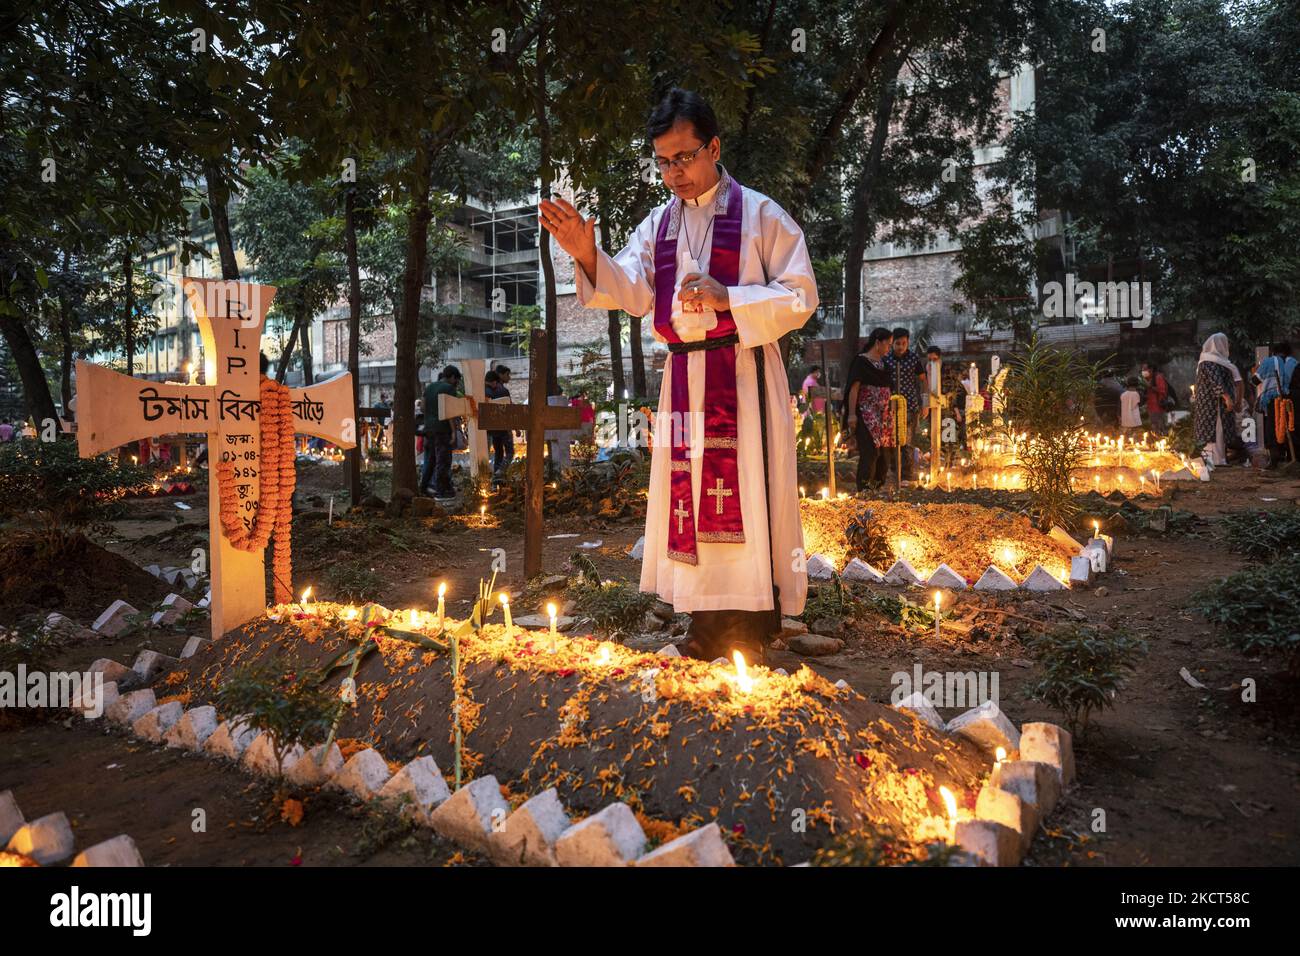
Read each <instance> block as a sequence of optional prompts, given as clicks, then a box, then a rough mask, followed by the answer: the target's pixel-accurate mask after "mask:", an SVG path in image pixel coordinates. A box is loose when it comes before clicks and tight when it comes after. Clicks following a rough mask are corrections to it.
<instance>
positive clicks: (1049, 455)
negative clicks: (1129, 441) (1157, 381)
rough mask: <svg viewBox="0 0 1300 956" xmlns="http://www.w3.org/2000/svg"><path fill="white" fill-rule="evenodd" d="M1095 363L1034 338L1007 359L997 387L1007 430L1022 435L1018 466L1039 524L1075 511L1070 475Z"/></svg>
mask: <svg viewBox="0 0 1300 956" xmlns="http://www.w3.org/2000/svg"><path fill="white" fill-rule="evenodd" d="M1097 375H1098V366H1096V365H1089V364H1088V363H1087V362H1086V361H1084V360H1083V359H1082V358H1080V357H1079V353H1078V352H1076V351H1074V350H1072V349H1056V348H1050V347H1048V346H1045V345H1042V344H1040V343H1039V341H1038V338H1037V337H1034V338H1033V339H1032V340H1031V341H1030V342H1029V345H1028V346H1027V347H1026V348H1025V350H1024V351H1022V352H1019V353H1017V354H1016V355H1013V356H1012V358H1011V368H1010V374H1009V375H1007V377H1006V381H1005V383H1004V385H1003V389H1002V398H1003V401H1004V403H1005V413H1006V419H1007V421H1008V422H1009V423H1010V424H1009V426H1008V427H1009V428H1010V430H1011V431H1014V432H1016V433H1017V434H1019V433H1024V434H1026V439H1025V441H1024V442H1022V443H1021V444H1020V445H1019V446H1018V448H1019V451H1018V455H1017V464H1018V465H1019V466H1020V467H1021V468H1022V469H1023V470H1024V473H1025V487H1026V489H1027V490H1028V491H1029V495H1030V499H1031V502H1032V509H1033V512H1034V515H1035V517H1036V519H1037V520H1038V523H1039V525H1040V527H1042V528H1043V529H1044V530H1046V529H1047V528H1050V527H1051V526H1052V525H1058V524H1059V525H1065V524H1067V523H1068V521H1069V519H1070V517H1071V516H1072V515H1073V514H1074V512H1075V510H1076V508H1075V505H1074V493H1073V490H1072V489H1071V487H1070V478H1071V477H1072V476H1073V474H1074V470H1075V469H1076V468H1078V467H1079V466H1080V465H1081V464H1082V462H1083V448H1082V445H1081V442H1080V436H1081V434H1082V432H1083V423H1082V421H1081V418H1082V416H1083V413H1084V410H1085V409H1086V408H1087V407H1088V403H1089V402H1090V401H1091V399H1092V395H1093V392H1094V390H1095V387H1096V381H1097Z"/></svg>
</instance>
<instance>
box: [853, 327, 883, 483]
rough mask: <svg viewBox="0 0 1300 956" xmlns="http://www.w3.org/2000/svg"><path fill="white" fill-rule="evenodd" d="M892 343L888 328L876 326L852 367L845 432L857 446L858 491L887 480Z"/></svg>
mask: <svg viewBox="0 0 1300 956" xmlns="http://www.w3.org/2000/svg"><path fill="white" fill-rule="evenodd" d="M892 343H893V333H891V332H890V331H889V329H886V328H881V327H877V328H874V329H872V330H871V333H870V334H869V335H868V336H867V341H866V345H865V347H864V348H863V350H862V351H861V352H860V353H859V354H858V355H857V357H856V358H854V359H853V363H852V365H850V366H849V392H848V399H847V400H846V401H845V403H844V416H845V417H844V433H845V434H846V435H851V436H853V441H854V442H855V443H856V444H857V446H858V476H857V477H858V492H859V493H861V492H863V491H866V490H867V489H868V488H874V487H877V486H878V485H880V484H881V483H882V482H884V480H885V475H886V471H887V469H888V468H889V463H888V461H887V455H886V454H885V451H884V449H886V448H889V447H892V446H893V443H894V435H893V428H892V423H891V421H890V417H889V394H890V384H891V382H890V377H889V372H888V371H886V370H885V354H886V353H887V352H888V351H889V349H890V346H891V344H892Z"/></svg>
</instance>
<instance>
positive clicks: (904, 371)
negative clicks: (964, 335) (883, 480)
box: [885, 327, 926, 481]
mask: <svg viewBox="0 0 1300 956" xmlns="http://www.w3.org/2000/svg"><path fill="white" fill-rule="evenodd" d="M909 344H910V342H909V333H908V331H907V329H904V328H901V327H900V328H897V329H894V346H893V348H892V349H890V351H889V354H887V355H886V356H885V371H886V372H887V373H888V374H889V391H890V394H892V395H902V396H903V397H904V398H906V399H907V444H905V445H904V446H903V452H902V458H903V480H904V481H914V480H915V479H916V452H915V451H914V449H913V446H914V445H916V444H917V441H916V428H917V423H918V420H919V418H920V415H921V392H922V390H924V389H925V387H926V381H925V362H923V361H922V360H921V357H920V356H919V355H917V354H916V353H915V352H913V351H911V349H909V348H908V346H909ZM894 462H895V459H894V458H892V457H891V458H890V459H889V467H890V470H891V471H892V470H893V469H894Z"/></svg>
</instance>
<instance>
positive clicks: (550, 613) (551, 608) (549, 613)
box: [546, 601, 556, 654]
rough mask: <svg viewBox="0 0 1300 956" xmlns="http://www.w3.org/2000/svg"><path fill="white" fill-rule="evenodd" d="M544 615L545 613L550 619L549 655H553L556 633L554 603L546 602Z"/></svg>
mask: <svg viewBox="0 0 1300 956" xmlns="http://www.w3.org/2000/svg"><path fill="white" fill-rule="evenodd" d="M546 613H547V616H549V617H550V619H551V653H552V654H554V653H555V651H556V644H555V641H556V633H555V614H556V608H555V602H554V601H548V602H547V604H546Z"/></svg>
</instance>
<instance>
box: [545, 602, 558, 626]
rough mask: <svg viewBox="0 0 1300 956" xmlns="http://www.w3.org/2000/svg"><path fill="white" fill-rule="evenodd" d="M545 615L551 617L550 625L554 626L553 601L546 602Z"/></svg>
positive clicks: (554, 611)
mask: <svg viewBox="0 0 1300 956" xmlns="http://www.w3.org/2000/svg"><path fill="white" fill-rule="evenodd" d="M546 613H547V614H549V615H550V616H551V623H552V624H554V623H555V614H556V607H555V602H554V601H547V602H546Z"/></svg>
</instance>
